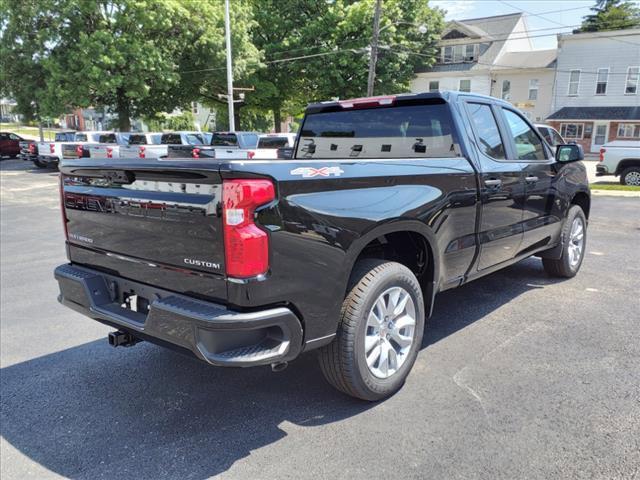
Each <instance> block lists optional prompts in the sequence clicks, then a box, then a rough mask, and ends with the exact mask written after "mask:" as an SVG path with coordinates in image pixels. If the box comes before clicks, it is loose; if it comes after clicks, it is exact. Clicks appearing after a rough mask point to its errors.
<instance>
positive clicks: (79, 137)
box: [75, 133, 87, 142]
mask: <svg viewBox="0 0 640 480" xmlns="http://www.w3.org/2000/svg"><path fill="white" fill-rule="evenodd" d="M75 141H76V142H86V141H87V135H86V134H85V133H76V138H75Z"/></svg>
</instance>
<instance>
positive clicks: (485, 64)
mask: <svg viewBox="0 0 640 480" xmlns="http://www.w3.org/2000/svg"><path fill="white" fill-rule="evenodd" d="M397 46H399V47H401V46H402V45H397ZM391 51H392V52H394V53H408V54H410V55H417V56H419V57H427V58H433V57H432V56H431V55H425V54H424V53H420V52H414V51H411V50H393V48H392V49H391ZM534 51H535V50H534ZM525 53H527V52H525ZM475 63H476V64H477V65H483V66H487V67H497V68H495V70H494V71H495V72H499V71H500V70H501V69H504V70H507V69H513V70H531V69H532V68H529V67H523V66H519V65H503V64H500V65H494V64H492V63H483V62H475ZM500 67H502V68H500ZM533 68H545V67H533ZM553 70H554V71H555V72H560V73H571V72H572V70H558V69H553ZM576 70H578V69H576ZM425 73H426V72H425ZM428 73H440V72H428ZM441 73H452V72H441ZM456 73H457V72H456ZM580 73H581V74H582V73H586V74H593V75H597V74H598V72H597V71H596V72H590V71H588V70H580ZM609 75H627V72H619V73H618V72H611V71H609Z"/></svg>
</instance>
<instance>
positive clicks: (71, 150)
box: [62, 131, 126, 159]
mask: <svg viewBox="0 0 640 480" xmlns="http://www.w3.org/2000/svg"><path fill="white" fill-rule="evenodd" d="M123 135H126V134H123ZM117 138H118V137H116V133H115V132H94V131H91V132H77V133H76V136H75V139H74V141H73V142H71V143H65V144H63V145H62V158H63V159H75V158H87V157H89V155H90V152H89V148H90V147H95V146H98V145H99V144H100V143H105V142H108V143H110V141H111V139H117ZM116 141H117V140H116ZM121 141H122V140H121Z"/></svg>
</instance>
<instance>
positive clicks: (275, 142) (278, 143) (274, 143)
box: [258, 137, 289, 148]
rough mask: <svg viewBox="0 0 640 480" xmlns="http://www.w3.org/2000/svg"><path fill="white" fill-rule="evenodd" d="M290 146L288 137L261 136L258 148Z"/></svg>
mask: <svg viewBox="0 0 640 480" xmlns="http://www.w3.org/2000/svg"><path fill="white" fill-rule="evenodd" d="M288 146H289V139H288V138H287V137H260V138H259V139H258V148H282V147H288Z"/></svg>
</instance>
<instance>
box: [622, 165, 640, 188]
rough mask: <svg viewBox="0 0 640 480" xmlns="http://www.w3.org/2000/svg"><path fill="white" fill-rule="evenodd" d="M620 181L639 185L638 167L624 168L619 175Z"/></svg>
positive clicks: (639, 172)
mask: <svg viewBox="0 0 640 480" xmlns="http://www.w3.org/2000/svg"><path fill="white" fill-rule="evenodd" d="M620 183H621V184H622V185H633V186H636V187H640V167H629V168H625V169H624V171H623V172H622V175H620Z"/></svg>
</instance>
